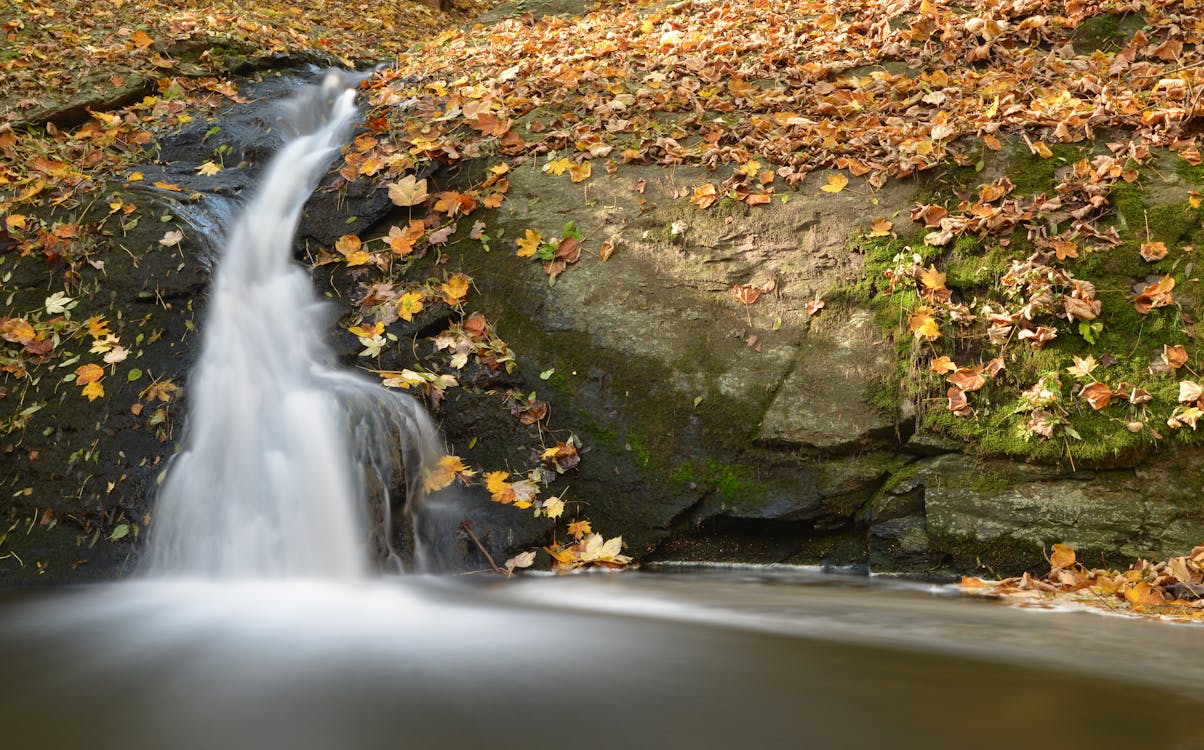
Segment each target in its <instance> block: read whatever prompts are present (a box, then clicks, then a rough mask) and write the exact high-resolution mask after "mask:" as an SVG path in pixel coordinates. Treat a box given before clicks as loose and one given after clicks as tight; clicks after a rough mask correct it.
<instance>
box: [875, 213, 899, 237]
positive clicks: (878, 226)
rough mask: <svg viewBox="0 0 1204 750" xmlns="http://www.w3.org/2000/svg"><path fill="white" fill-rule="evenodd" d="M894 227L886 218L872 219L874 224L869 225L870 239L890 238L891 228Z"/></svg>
mask: <svg viewBox="0 0 1204 750" xmlns="http://www.w3.org/2000/svg"><path fill="white" fill-rule="evenodd" d="M893 226H894V225H893V224H892V223H891V222H890V220H889V219H886V218H878V219H874V223H873V224H871V225H870V236H871V237H889V236H891V231H890V230H891V228H892V227H893Z"/></svg>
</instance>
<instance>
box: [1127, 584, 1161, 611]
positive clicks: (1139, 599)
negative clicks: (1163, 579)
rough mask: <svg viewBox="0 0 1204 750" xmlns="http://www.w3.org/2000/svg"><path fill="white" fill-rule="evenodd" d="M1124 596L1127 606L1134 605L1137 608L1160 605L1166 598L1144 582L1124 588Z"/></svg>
mask: <svg viewBox="0 0 1204 750" xmlns="http://www.w3.org/2000/svg"><path fill="white" fill-rule="evenodd" d="M1124 594H1125V600H1126V601H1128V602H1129V604H1136V605H1139V606H1141V605H1148V604H1162V603H1163V602H1165V601H1166V597H1164V596H1163V595H1162V592H1161V591H1159V590H1158V589H1156V588H1154V587H1153V586H1151V585H1150V584H1149V583H1148V582H1146V581H1138V582H1137V583H1131V584H1129V585H1128V586H1126V587H1125V589H1124Z"/></svg>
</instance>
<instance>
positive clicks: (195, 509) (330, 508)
mask: <svg viewBox="0 0 1204 750" xmlns="http://www.w3.org/2000/svg"><path fill="white" fill-rule="evenodd" d="M359 80H360V78H358V77H355V76H352V75H349V74H345V73H340V72H331V73H328V74H326V77H325V79H324V80H323V81H322V83H321V84H319V85H311V86H306V87H305V88H304V89H303V90H301V91H300V92H299V93H297V94H296V95H295V96H294V97H292V99H290V100H289V102H287V104H286V105H285V107H286V111H285V113H284V115H285V116H284V117H283V118H282V122H281V124H282V125H284V126H286V127H287V128H288V129H289V130H290V134H291V136H292V137H291V139H290V140H288V141H287V142H286V143H285V145H284V146H283V148H282V149H281V150H280V152H279V153H278V154H277V155H276V156H275V157H274V158H273V160H272V161H271V163H270V164H269V165H268V166H267V168H266V170H265V174H264V177H263V179H262V183H261V185H260V187H259V189H258V191H257V192H256V194H255V196H254V197H253V198H252V199H251V201H250V202H249V203H248V204H247V205H246V206H245V208H244V209H243V212H242V214H241V215H240V216H239V218H238V219H237V220H236V221H235V223H234V226H233V227H232V228H231V229H230V231H229V233H228V234H227V236H226V241H225V246H224V248H223V250H222V251H221V254H220V256H219V258H218V266H217V269H216V271H215V272H214V276H213V279H212V291H211V297H210V303H209V308H208V311H207V313H206V318H205V324H204V327H203V329H202V332H203V338H202V344H201V352H200V358H199V360H198V363H197V365H196V367H195V369H194V371H193V373H192V375H191V376H190V379H189V382H188V395H189V413H188V416H187V422H186V428H185V432H184V437H183V441H182V445H181V448H180V450H179V452H178V453H177V455H176V456H175V457H174V458H173V459H172V461H171V463H170V465H169V467H168V470H167V475H166V478H165V479H164V481H163V483H162V486H161V487H160V490H159V495H158V498H157V501H156V506H155V511H154V514H153V521H152V524H151V528H150V538H149V547H148V551H147V556H146V561H145V563H146V569H147V570H148V571H149V572H150V573H151V574H152V575H167V576H200V577H210V578H213V577H220V578H230V577H269V578H279V577H321V578H341V579H347V578H358V577H362V576H365V575H366V574H367V573H368V571H369V570H370V568H371V567H372V566H371V564H370V562H371V556H372V555H371V553H370V551H369V549H370V547H371V546H372V542H373V540H374V541H375V546H376V548H377V550H376V551H377V554H378V555H379V556H380V557H382V558H387V559H389V560H391V561H392V564H393V565H394V566H396V565H398V564H399V561H398V553H397V550H395V549H394V548H393V544H392V539H393V538H394V532H395V529H396V528H397V527H398V525H399V524H403V523H404V521H405V519H401V518H398V517H397V515H398V513H399V511H400V507H401V503H399V502H397V500H396V499H394V500H390V498H389V497H388V490H389V489H390V488H391V487H393V486H396V484H397V483H398V482H397V479H398V477H399V476H401V475H402V474H403V473H404V474H405V476H406V477H407V480H408V481H407V484H408V489H409V490H410V492H408V493H407V494H410V495H411V497H409V498H408V502H406V503H405V507H406V508H408V509H410V511H411V512H412V509H413V508H414V507H415V503H417V502H418V500H419V498H418V495H420V494H421V466H420V465H421V464H422V463H423V462H424V461H425V460H427V459H429V457H430V456H432V455H433V454H434V451H435V449H434V435H435V431H434V428H433V426H432V425H431V422H430V419H429V418H428V417H427V416H426V414H425V412H424V411H423V409H422V407H421V406H420V405H419V404H418V403H417V402H416V401H415V400H414V399H412V398H410V397H409V396H406V395H404V394H400V393H396V392H390V391H386V390H385V389H383V388H381V387H380V386H379V385H377V384H375V383H373V382H371V381H369V380H367V379H366V378H363V377H361V376H359V375H358V374H356V373H353V372H350V371H346V370H342V369H339V368H338V367H336V364H335V357H334V355H333V353H332V351H331V350H330V348H329V347H328V345H327V344H326V342H325V341H324V337H325V334H326V331H327V330H328V325H329V322H330V319H331V313H330V309H329V307H328V305H327V304H326V303H323V302H322V301H320V300H319V298H318V297H317V295H316V294H315V292H314V291H313V288H312V282H311V279H310V277H309V275H308V273H307V272H306V270H305V269H304V268H302V267H301V266H300V265H298V264H297V263H295V262H294V261H293V259H292V249H293V243H294V235H295V233H296V229H297V224H298V222H299V220H300V214H301V210H302V207H303V206H304V204H305V201H306V200H307V198H308V197H309V195H310V193H311V192H312V191H313V189H314V188H315V187H316V185H317V183H318V181H319V179H320V178H321V176H322V175H323V174H324V173H325V171H326V169H327V168H328V167H329V165H330V163H331V160H332V158H333V157H334V155H335V154H336V153H337V152H338V150H339V148H340V146H341V145H342V144H343V143H344V142H345V141H346V139H347V138H348V136H349V132H350V130H351V127H352V123H353V121H354V119H355V116H356V107H355V103H354V99H355V86H356V84H357V83H358V81H359ZM407 464H408V465H407ZM403 500H407V499H403ZM370 508H373V509H375V512H372V513H370V512H369V509H370ZM415 544H416V543H415Z"/></svg>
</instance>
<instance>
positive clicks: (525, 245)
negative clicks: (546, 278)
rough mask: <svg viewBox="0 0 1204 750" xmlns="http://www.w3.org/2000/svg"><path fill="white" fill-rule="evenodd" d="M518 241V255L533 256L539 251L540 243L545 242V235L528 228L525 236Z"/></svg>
mask: <svg viewBox="0 0 1204 750" xmlns="http://www.w3.org/2000/svg"><path fill="white" fill-rule="evenodd" d="M517 242H518V252H517V253H516V255H518V257H520V258H533V257H535V253H537V252H538V251H539V246H540V244H541V243H543V237H541V236H540V235H539V232H535V231H532V230H530V229H528V230H527V232H526V234H525V235H524V236H523V238H522V239H520V240H518V241H517Z"/></svg>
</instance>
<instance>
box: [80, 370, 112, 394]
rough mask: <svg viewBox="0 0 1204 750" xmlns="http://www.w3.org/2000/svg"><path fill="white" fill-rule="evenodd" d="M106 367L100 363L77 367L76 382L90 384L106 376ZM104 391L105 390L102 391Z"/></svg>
mask: <svg viewBox="0 0 1204 750" xmlns="http://www.w3.org/2000/svg"><path fill="white" fill-rule="evenodd" d="M104 374H105V371H104V368H102V367H100V366H99V365H94V364H92V363H88V364H86V365H80V366H79V367H77V368H75V382H76V384H77V385H88V384H89V383H95V382H97V381H99V380H100V379H101V378H103V377H104ZM102 393H103V391H102Z"/></svg>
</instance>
